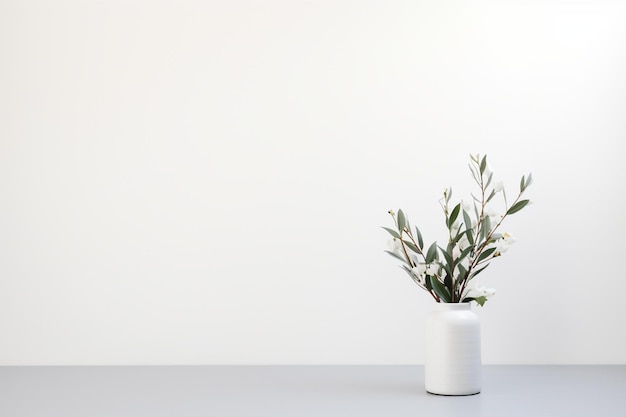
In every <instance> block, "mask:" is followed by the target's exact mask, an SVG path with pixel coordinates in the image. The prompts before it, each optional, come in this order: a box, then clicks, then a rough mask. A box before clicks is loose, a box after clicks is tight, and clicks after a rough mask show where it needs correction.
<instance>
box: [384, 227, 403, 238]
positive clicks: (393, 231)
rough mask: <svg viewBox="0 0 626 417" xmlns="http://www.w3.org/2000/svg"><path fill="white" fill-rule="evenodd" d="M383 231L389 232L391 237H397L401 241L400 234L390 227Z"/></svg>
mask: <svg viewBox="0 0 626 417" xmlns="http://www.w3.org/2000/svg"><path fill="white" fill-rule="evenodd" d="M383 229H385V230H386V231H388V232H389V234H390V235H391V236H393V237H395V238H396V239H400V234H399V233H398V232H396V231H395V230H393V229H390V228H388V227H383Z"/></svg>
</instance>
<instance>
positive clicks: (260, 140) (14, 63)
mask: <svg viewBox="0 0 626 417" xmlns="http://www.w3.org/2000/svg"><path fill="white" fill-rule="evenodd" d="M624 21H626V6H625V5H624V3H623V2H618V1H615V2H609V1H593V2H592V1H554V0H552V1H521V0H520V1H501V0H497V1H496V0H493V1H439V0H428V1H383V0H380V1H344V0H333V1H304V0H296V1H287V0H285V1H277V0H268V1H264V2H257V1H233V2H223V1H219V2H218V1H211V2H203V1H173V0H172V1H157V2H155V1H148V0H136V1H130V2H128V1H107V2H101V1H95V0H92V1H79V0H75V1H44V0H37V1H35V0H33V1H3V2H1V3H0V54H1V55H0V57H1V65H0V141H1V142H0V335H1V336H0V365H23V364H48V365H57V364H105V365H106V364H292V363H302V364H396V363H398V364H401V363H402V364H404V363H421V362H422V361H423V340H422V334H421V331H422V326H423V324H424V316H425V314H427V313H428V311H429V310H430V308H431V307H432V300H431V299H430V298H429V297H428V296H427V294H425V293H423V292H421V290H419V288H418V287H417V286H416V285H415V284H414V283H412V282H411V281H410V279H409V278H408V277H407V276H406V275H405V274H404V273H403V272H402V271H401V270H400V269H399V268H398V267H397V262H395V261H394V260H393V259H392V258H391V257H389V256H387V255H386V254H384V252H383V250H384V249H385V244H386V241H387V234H386V232H385V231H383V230H382V229H381V226H387V225H389V224H390V222H391V219H390V218H389V217H388V215H387V210H389V209H391V208H393V209H396V210H397V209H398V208H399V207H402V208H403V209H404V210H405V211H406V212H407V213H408V214H409V216H410V218H411V220H412V223H414V224H417V225H419V226H420V227H421V229H422V231H423V233H424V234H425V235H426V236H425V237H426V240H429V241H431V240H435V239H438V240H440V241H441V240H443V239H445V227H444V224H443V221H442V213H441V210H440V208H439V205H438V199H439V198H440V194H441V192H442V190H443V188H444V187H447V186H452V187H453V189H454V193H455V197H454V198H453V199H454V200H456V199H457V198H462V197H463V198H466V199H467V198H468V197H469V193H470V191H471V186H472V184H471V181H470V174H469V171H468V169H467V163H468V162H469V157H468V154H469V153H470V152H472V153H476V152H480V153H487V154H488V155H489V159H490V161H491V165H492V168H493V170H494V171H495V175H496V177H497V178H499V179H502V180H504V182H505V184H506V185H507V189H509V190H510V191H509V193H510V194H513V193H514V192H515V190H516V189H517V186H518V181H519V177H520V176H521V175H522V174H526V173H528V172H530V171H532V173H533V176H534V177H535V184H534V185H533V187H532V188H531V189H529V192H528V196H529V197H530V198H531V199H532V200H533V201H534V204H533V205H532V206H530V207H529V208H527V209H525V210H524V211H522V212H521V213H519V214H517V215H515V216H513V217H511V218H510V219H509V220H510V221H509V222H508V223H507V224H506V225H505V229H506V230H508V231H509V232H512V233H513V234H514V235H515V237H516V239H517V243H516V244H515V245H514V246H513V247H512V248H511V249H510V250H509V251H508V252H507V253H506V255H505V256H503V257H502V258H500V259H498V260H496V261H495V262H494V263H493V264H492V265H491V267H490V268H489V269H488V270H487V271H485V272H484V273H483V274H482V275H481V277H482V279H481V280H480V282H481V283H482V284H483V285H487V286H490V287H495V288H496V289H497V290H498V293H497V295H496V296H495V298H493V300H491V301H489V302H488V303H487V304H486V306H485V307H484V308H482V309H480V308H477V309H476V311H477V312H478V314H479V315H480V317H481V320H482V324H483V360H484V362H485V363H491V364H498V363H512V364H526V363H577V364H578V363H582V364H585V363H626V331H625V330H624V327H625V326H624V325H623V324H624V308H623V298H624V294H626V277H625V276H624V268H623V266H622V262H621V261H622V259H623V258H622V257H623V250H624V232H625V231H626V227H625V226H626V225H625V220H624V216H623V213H624V209H625V208H626V207H625V199H624V196H623V190H622V189H623V185H624V180H625V179H626V178H625V170H624V164H623V157H624V148H625V144H624V137H625V134H626V124H625V123H624V115H625V114H626V77H625V74H626V46H625V45H626V25H624Z"/></svg>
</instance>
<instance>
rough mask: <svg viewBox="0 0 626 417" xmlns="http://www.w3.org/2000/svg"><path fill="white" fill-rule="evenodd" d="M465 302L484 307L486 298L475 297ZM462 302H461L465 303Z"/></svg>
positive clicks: (482, 296)
mask: <svg viewBox="0 0 626 417" xmlns="http://www.w3.org/2000/svg"><path fill="white" fill-rule="evenodd" d="M465 300H467V301H476V302H477V303H478V305H479V306H481V307H482V306H484V305H485V302H486V301H487V297H485V296H484V295H481V296H480V297H476V298H466V299H465ZM465 300H463V301H465Z"/></svg>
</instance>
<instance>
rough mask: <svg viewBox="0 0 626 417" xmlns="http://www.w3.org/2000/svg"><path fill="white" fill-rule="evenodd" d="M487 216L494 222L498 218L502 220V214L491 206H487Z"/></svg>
mask: <svg viewBox="0 0 626 417" xmlns="http://www.w3.org/2000/svg"><path fill="white" fill-rule="evenodd" d="M485 216H489V220H490V221H491V222H492V223H493V222H494V221H495V222H497V221H498V220H500V214H498V212H497V211H495V210H494V209H493V208H491V207H487V208H486V210H485Z"/></svg>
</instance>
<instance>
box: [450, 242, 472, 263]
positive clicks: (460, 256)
mask: <svg viewBox="0 0 626 417" xmlns="http://www.w3.org/2000/svg"><path fill="white" fill-rule="evenodd" d="M472 249H474V248H473V247H472V246H468V247H467V248H465V249H463V250H462V251H461V254H460V255H459V257H458V258H457V259H456V260H455V261H454V262H455V263H456V264H457V265H458V264H459V263H460V262H461V261H462V260H463V259H465V257H466V256H467V255H469V254H470V253H471V252H472Z"/></svg>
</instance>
